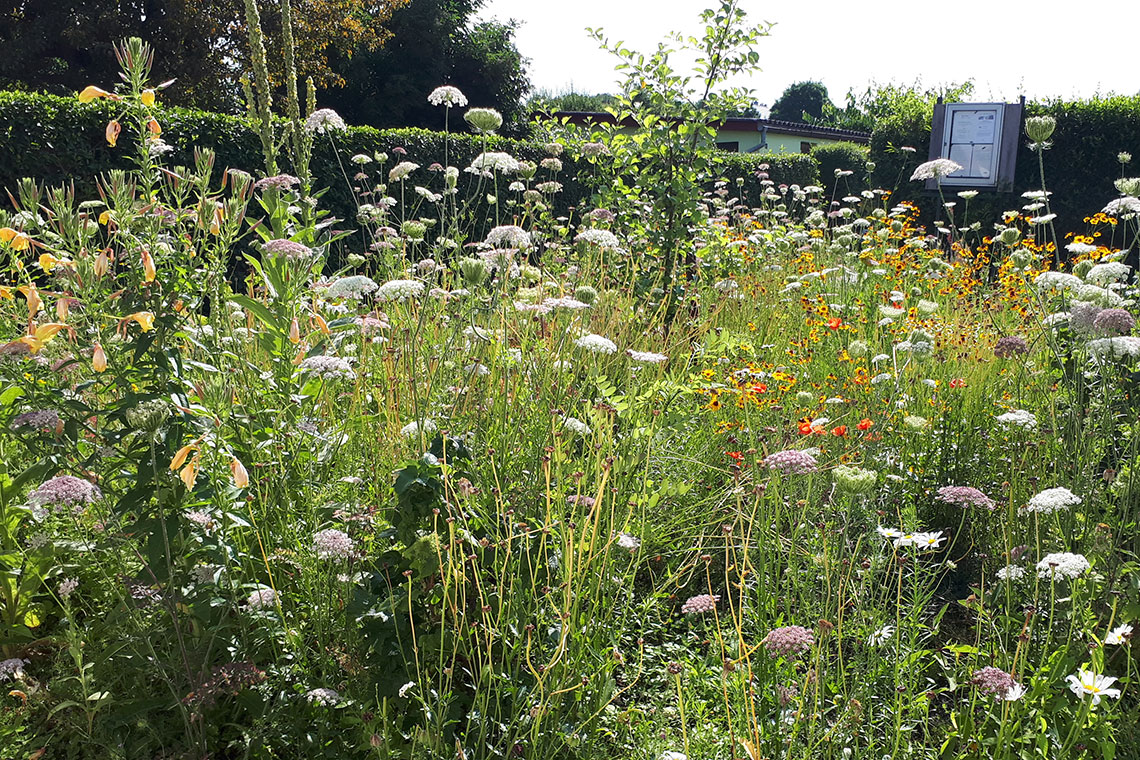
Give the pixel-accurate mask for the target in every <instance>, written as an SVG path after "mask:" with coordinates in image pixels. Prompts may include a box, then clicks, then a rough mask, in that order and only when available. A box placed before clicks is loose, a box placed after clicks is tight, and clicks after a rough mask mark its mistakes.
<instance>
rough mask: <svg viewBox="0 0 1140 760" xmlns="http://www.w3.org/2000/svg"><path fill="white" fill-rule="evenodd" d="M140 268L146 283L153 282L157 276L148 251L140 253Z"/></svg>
mask: <svg viewBox="0 0 1140 760" xmlns="http://www.w3.org/2000/svg"><path fill="white" fill-rule="evenodd" d="M142 266H143V277H144V278H145V279H146V281H147V282H154V278H155V277H157V276H158V271H157V270H156V269H155V268H154V259H153V258H152V257H151V255H150V251H147V250H144V251H143V252H142ZM139 324H142V323H141V322H140V323H139Z"/></svg>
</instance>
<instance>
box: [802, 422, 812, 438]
mask: <svg viewBox="0 0 1140 760" xmlns="http://www.w3.org/2000/svg"><path fill="white" fill-rule="evenodd" d="M800 435H811V420H805V421H803V422H801V423H800Z"/></svg>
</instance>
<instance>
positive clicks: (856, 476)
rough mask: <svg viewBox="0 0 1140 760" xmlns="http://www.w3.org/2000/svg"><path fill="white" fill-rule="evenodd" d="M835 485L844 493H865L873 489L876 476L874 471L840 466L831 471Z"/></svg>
mask: <svg viewBox="0 0 1140 760" xmlns="http://www.w3.org/2000/svg"><path fill="white" fill-rule="evenodd" d="M831 475H832V477H833V478H834V479H835V485H836V486H837V487H838V488H839V490H840V491H844V492H846V493H866V492H867V491H870V490H871V489H872V488H874V487H875V482H876V481H877V480H878V475H877V474H876V473H875V471H874V470H864V469H863V468H861V467H852V466H850V465H845V464H841V465H839V466H838V467H836V468H835V469H834V470H832V471H831Z"/></svg>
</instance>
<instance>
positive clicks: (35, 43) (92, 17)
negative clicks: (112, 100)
mask: <svg viewBox="0 0 1140 760" xmlns="http://www.w3.org/2000/svg"><path fill="white" fill-rule="evenodd" d="M407 2H408V0H294V1H293V24H294V29H293V32H294V34H293V36H294V40H295V44H296V47H297V69H298V74H299V75H300V76H301V77H302V79H303V78H305V77H308V76H312V77H313V79H314V80H315V81H316V82H317V84H320V85H330V84H338V83H339V82H340V80H339V78H338V76H337V75H336V73H335V72H333V71H332V69H330V68H329V62H328V59H329V57H330V56H332V55H334V54H335V52H336V51H340V50H348V51H351V50H354V49H364V50H371V49H375V48H377V47H379V46H380V45H382V44H383V43H384V42H385V41H386V40H387V39H388V38H389V37H390V36H391V33H390V31H389V30H388V29H387V27H386V24H387V21H388V19H389V17H390V16H391V15H392V13H393V12H394V11H395V10H396V9H397V8H399V7H400V6H402V5H404V4H406V3H407ZM259 6H260V8H261V17H262V23H263V28H264V31H265V34H266V36H267V38H268V39H267V43H266V44H267V47H268V49H269V50H270V51H271V55H270V64H271V65H270V74H271V76H272V77H273V79H274V83H275V84H280V83H281V82H282V81H283V76H284V69H283V67H284V61H283V57H282V56H281V55H279V54H276V53H277V52H278V51H280V50H281V10H280V0H261V1H260V2H259ZM245 19H246V14H245V11H244V0H116V2H92V1H91V0H15V3H14V5H13V6H12V8H11V9H10V10H5V11H0V46H2V47H3V50H4V55H3V56H2V57H0V87H6V88H16V89H42V90H47V91H49V92H55V93H59V94H64V93H69V92H74V91H75V90H78V89H82V88H83V87H84V86H86V85H88V84H90V83H92V82H112V81H117V78H118V63H117V62H116V60H115V56H114V52H113V50H112V45H113V44H114V43H116V42H117V41H119V40H121V39H123V38H126V37H141V38H143V39H144V40H146V41H147V42H148V43H149V44H150V45H151V46H152V47H153V48H154V50H155V76H156V77H157V78H158V79H160V80H161V79H175V80H177V81H176V83H175V84H174V86H172V87H171V88H170V89H168V90H166V92H165V94H164V99H165V100H167V101H168V102H171V103H175V104H179V105H191V106H198V107H202V108H210V109H214V110H220V111H233V110H235V109H236V108H237V107H238V101H239V97H240V94H241V87H240V78H241V76H242V75H243V74H244V73H245V72H246V71H248V70H249V48H248V45H247V42H246V29H245Z"/></svg>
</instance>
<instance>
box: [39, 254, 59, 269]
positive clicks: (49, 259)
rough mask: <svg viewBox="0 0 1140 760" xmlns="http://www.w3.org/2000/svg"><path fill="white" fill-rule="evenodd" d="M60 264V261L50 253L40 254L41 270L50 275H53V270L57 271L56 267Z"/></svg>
mask: <svg viewBox="0 0 1140 760" xmlns="http://www.w3.org/2000/svg"><path fill="white" fill-rule="evenodd" d="M58 263H59V259H57V258H56V257H55V256H52V255H51V254H50V253H41V254H40V269H42V270H44V271H45V272H47V273H48V274H51V270H53V269H55V265H56V264H58Z"/></svg>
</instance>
